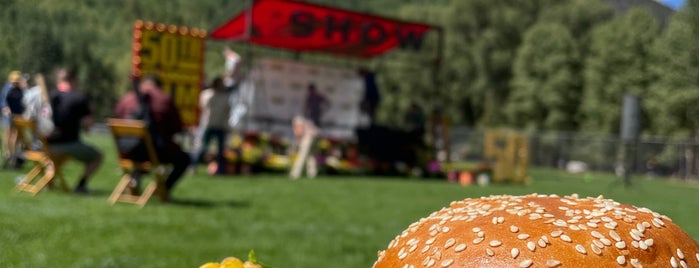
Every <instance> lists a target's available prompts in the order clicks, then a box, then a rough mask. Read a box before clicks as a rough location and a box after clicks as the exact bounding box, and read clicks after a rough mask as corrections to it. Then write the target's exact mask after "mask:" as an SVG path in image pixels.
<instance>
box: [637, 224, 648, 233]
mask: <svg viewBox="0 0 699 268" xmlns="http://www.w3.org/2000/svg"><path fill="white" fill-rule="evenodd" d="M636 229H638V230H639V231H640V232H641V233H643V232H645V231H646V227H645V226H643V224H642V223H640V222H639V223H637V224H636Z"/></svg>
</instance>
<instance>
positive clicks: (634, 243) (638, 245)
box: [631, 240, 643, 248]
mask: <svg viewBox="0 0 699 268" xmlns="http://www.w3.org/2000/svg"><path fill="white" fill-rule="evenodd" d="M641 242H643V241H641ZM631 246H632V247H635V248H640V247H641V244H640V243H639V242H638V241H636V240H634V241H631Z"/></svg>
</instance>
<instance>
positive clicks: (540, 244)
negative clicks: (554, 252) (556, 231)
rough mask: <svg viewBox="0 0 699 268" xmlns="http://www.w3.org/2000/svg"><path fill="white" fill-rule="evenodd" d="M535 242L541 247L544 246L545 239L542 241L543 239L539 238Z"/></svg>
mask: <svg viewBox="0 0 699 268" xmlns="http://www.w3.org/2000/svg"><path fill="white" fill-rule="evenodd" d="M537 244H539V247H542V248H545V247H546V241H544V240H543V239H539V241H538V242H537Z"/></svg>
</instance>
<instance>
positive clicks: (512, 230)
mask: <svg viewBox="0 0 699 268" xmlns="http://www.w3.org/2000/svg"><path fill="white" fill-rule="evenodd" d="M510 232H513V233H516V232H519V227H517V226H514V225H512V226H510Z"/></svg>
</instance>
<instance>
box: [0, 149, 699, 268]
mask: <svg viewBox="0 0 699 268" xmlns="http://www.w3.org/2000/svg"><path fill="white" fill-rule="evenodd" d="M89 139H90V140H91V141H92V142H94V143H97V144H100V145H101V146H102V147H103V149H104V151H105V155H106V156H107V159H106V161H105V164H104V166H103V167H102V168H101V170H100V172H99V174H97V176H96V177H95V178H94V180H93V181H92V182H91V184H90V187H91V188H92V189H93V190H94V191H95V193H93V194H92V195H90V196H79V195H74V194H65V193H62V192H55V191H45V192H42V193H40V194H39V195H37V196H36V197H30V196H28V195H27V194H24V193H17V192H15V191H13V189H12V188H13V187H14V178H15V177H16V176H19V175H21V173H20V172H9V171H0V189H2V190H0V267H198V266H199V265H200V264H203V263H205V262H208V261H219V260H220V259H222V258H223V257H226V256H231V255H233V256H239V257H245V256H247V252H248V251H249V250H250V249H255V251H256V252H257V255H258V257H259V258H260V259H261V260H262V261H264V262H266V263H268V264H270V265H272V266H274V267H275V268H285V267H370V266H371V264H372V263H373V262H374V260H375V257H376V252H377V251H378V250H380V249H383V248H384V247H386V246H387V244H388V242H389V241H390V240H391V239H393V237H394V236H395V235H397V234H398V233H400V232H401V231H402V230H403V229H405V228H406V227H407V225H408V224H410V223H411V222H414V221H416V220H418V219H419V218H420V217H423V216H426V215H428V214H429V213H430V212H432V211H434V210H437V209H439V208H442V207H444V206H446V205H448V204H449V202H450V201H452V200H458V199H463V198H468V197H479V196H483V195H492V194H528V193H533V192H537V193H546V194H549V193H555V194H559V195H566V194H571V193H579V194H580V195H581V196H597V195H604V196H605V197H609V198H614V199H616V200H617V201H620V202H624V203H631V204H634V205H637V206H644V207H648V208H650V209H653V210H655V211H658V212H660V213H662V214H665V215H667V216H669V217H671V218H672V219H673V220H674V221H675V222H676V223H677V224H679V225H680V226H682V227H683V228H684V229H685V230H686V231H687V232H688V233H689V234H690V235H692V236H693V237H694V238H695V239H698V238H699V225H698V224H696V220H697V219H699V216H697V215H698V213H699V209H698V208H697V206H696V205H697V204H699V188H698V187H697V186H696V185H690V184H686V183H683V182H673V181H660V180H646V179H636V180H635V181H634V183H635V184H634V187H633V188H630V189H624V188H623V187H622V186H621V185H620V184H615V183H614V181H615V180H614V179H613V178H612V177H609V176H608V175H600V174H588V175H587V178H586V179H583V177H582V176H581V175H569V174H566V173H563V172H558V171H551V170H533V171H532V172H531V176H532V177H533V178H534V182H533V183H532V184H531V185H528V186H513V185H505V186H489V187H461V186H458V185H455V184H449V183H445V182H442V181H434V180H429V181H426V180H417V179H398V178H373V177H370V178H369V177H368V178H360V177H320V178H317V179H314V180H308V179H304V180H299V181H291V180H288V179H286V178H285V177H283V176H280V175H258V176H243V177H225V178H224V177H216V178H211V177H208V176H206V175H203V174H201V175H194V176H188V177H186V178H184V179H183V180H182V183H181V184H180V185H179V187H178V188H177V189H176V191H175V192H174V197H175V200H176V201H177V202H175V203H174V204H162V203H160V202H159V201H158V200H157V199H152V200H151V202H150V203H149V204H148V205H147V206H146V207H145V208H143V209H139V208H137V207H135V206H132V205H126V204H117V205H115V206H110V205H109V204H108V203H107V196H108V195H109V193H110V192H111V190H112V188H113V187H114V186H115V184H116V183H117V181H118V178H119V170H118V168H117V166H116V164H115V158H114V157H115V153H114V150H113V146H112V143H111V141H110V140H109V139H108V137H107V136H91V137H89ZM201 170H203V168H201ZM65 173H66V175H67V177H68V180H69V182H70V183H71V184H72V183H75V179H76V177H77V175H78V174H79V167H78V166H77V165H74V164H71V165H70V166H69V167H68V168H67V170H66V172H65Z"/></svg>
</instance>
